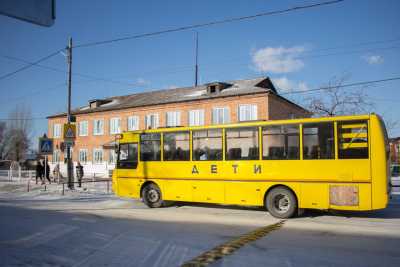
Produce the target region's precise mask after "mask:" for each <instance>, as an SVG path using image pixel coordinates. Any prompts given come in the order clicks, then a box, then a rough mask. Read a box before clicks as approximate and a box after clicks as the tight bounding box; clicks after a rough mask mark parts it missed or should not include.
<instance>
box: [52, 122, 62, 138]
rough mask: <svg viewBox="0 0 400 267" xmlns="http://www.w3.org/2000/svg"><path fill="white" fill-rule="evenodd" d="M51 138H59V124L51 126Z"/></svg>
mask: <svg viewBox="0 0 400 267" xmlns="http://www.w3.org/2000/svg"><path fill="white" fill-rule="evenodd" d="M53 137H54V138H60V137H61V124H59V123H57V124H54V125H53Z"/></svg>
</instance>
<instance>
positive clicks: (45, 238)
mask: <svg viewBox="0 0 400 267" xmlns="http://www.w3.org/2000/svg"><path fill="white" fill-rule="evenodd" d="M77 228H78V227H76V226H70V225H66V224H54V225H51V226H48V227H47V228H45V229H44V230H43V231H41V232H37V233H34V234H32V235H29V236H26V237H23V238H20V239H17V240H14V241H10V242H7V243H9V244H13V245H22V246H24V247H34V246H37V245H41V244H45V243H47V242H49V241H51V240H54V239H56V238H58V237H61V236H63V235H65V234H67V233H69V232H72V231H74V230H75V229H77Z"/></svg>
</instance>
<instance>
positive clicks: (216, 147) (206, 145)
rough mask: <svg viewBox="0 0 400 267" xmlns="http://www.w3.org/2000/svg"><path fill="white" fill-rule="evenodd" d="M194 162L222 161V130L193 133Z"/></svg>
mask: <svg viewBox="0 0 400 267" xmlns="http://www.w3.org/2000/svg"><path fill="white" fill-rule="evenodd" d="M193 160H222V129H210V130H200V131H193Z"/></svg>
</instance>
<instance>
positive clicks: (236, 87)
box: [48, 77, 306, 118]
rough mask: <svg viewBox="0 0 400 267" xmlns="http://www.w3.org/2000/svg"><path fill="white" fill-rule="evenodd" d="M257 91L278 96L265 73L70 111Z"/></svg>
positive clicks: (107, 100)
mask: <svg viewBox="0 0 400 267" xmlns="http://www.w3.org/2000/svg"><path fill="white" fill-rule="evenodd" d="M215 84H222V85H223V87H224V88H223V89H221V90H220V91H218V92H216V93H210V92H209V90H208V89H209V87H210V85H215ZM258 93H271V94H275V95H277V96H279V95H278V94H277V91H276V89H275V87H274V85H273V84H272V82H271V80H270V79H269V78H268V77H260V78H255V79H247V80H235V81H226V82H223V83H218V82H215V83H208V84H204V85H199V86H196V87H182V88H175V89H164V90H157V91H149V92H142V93H136V94H131V95H125V96H114V97H109V98H104V99H95V100H90V101H89V105H87V106H83V107H80V108H77V109H74V110H72V112H71V113H72V114H74V115H77V114H87V113H93V112H102V111H111V110H118V109H127V108H134V107H143V106H152V105H160V104H168V103H178V102H188V101H197V100H206V99H213V98H221V97H229V96H239V95H249V94H258ZM279 97H280V98H282V99H284V100H285V101H288V102H289V103H291V104H293V105H295V106H297V107H298V108H300V109H303V110H305V109H304V108H302V107H301V106H298V105H297V104H295V103H293V102H290V101H289V100H287V99H286V98H283V97H281V96H279ZM91 103H96V105H92V104H91ZM305 111H306V110H305ZM65 115H66V113H59V114H54V115H50V116H48V118H55V117H61V116H65Z"/></svg>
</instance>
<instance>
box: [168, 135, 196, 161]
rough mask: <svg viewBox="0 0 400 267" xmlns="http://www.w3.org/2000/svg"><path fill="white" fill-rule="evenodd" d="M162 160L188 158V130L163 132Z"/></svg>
mask: <svg viewBox="0 0 400 267" xmlns="http://www.w3.org/2000/svg"><path fill="white" fill-rule="evenodd" d="M164 160H167V161H169V160H175V161H176V160H190V150H189V132H178V133H165V134H164Z"/></svg>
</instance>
